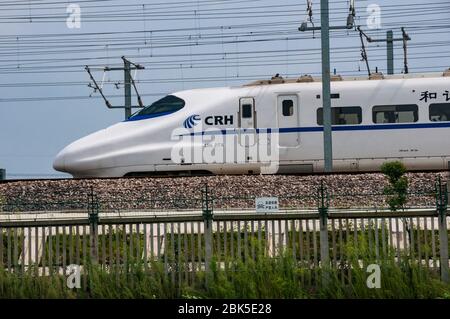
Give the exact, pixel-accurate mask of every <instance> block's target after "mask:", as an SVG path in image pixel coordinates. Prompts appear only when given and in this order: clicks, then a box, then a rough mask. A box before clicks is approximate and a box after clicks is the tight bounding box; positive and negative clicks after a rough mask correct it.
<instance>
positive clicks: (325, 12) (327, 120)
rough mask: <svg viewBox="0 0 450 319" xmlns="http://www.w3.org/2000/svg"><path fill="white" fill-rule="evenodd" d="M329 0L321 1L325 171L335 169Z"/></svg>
mask: <svg viewBox="0 0 450 319" xmlns="http://www.w3.org/2000/svg"><path fill="white" fill-rule="evenodd" d="M329 18H330V17H329V6H328V0H321V1H320V21H321V31H320V32H321V40H322V99H323V100H322V102H323V154H324V171H325V172H332V171H333V146H332V133H331V96H330V94H331V92H330V91H331V85H330V21H329Z"/></svg>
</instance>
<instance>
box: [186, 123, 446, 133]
mask: <svg viewBox="0 0 450 319" xmlns="http://www.w3.org/2000/svg"><path fill="white" fill-rule="evenodd" d="M446 127H447V128H448V127H450V122H439V123H411V124H376V125H342V126H340V125H335V126H333V128H332V129H333V131H335V132H339V131H374V130H404V129H424V128H446ZM254 131H256V133H257V134H261V133H272V132H274V133H276V132H279V133H301V132H322V131H323V127H322V126H314V127H282V128H279V129H278V128H258V129H256V130H255V129H239V128H237V129H235V128H233V129H222V130H215V131H202V132H192V133H188V134H182V135H191V136H194V135H226V134H236V133H238V132H242V133H251V132H254Z"/></svg>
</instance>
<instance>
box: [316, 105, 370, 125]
mask: <svg viewBox="0 0 450 319" xmlns="http://www.w3.org/2000/svg"><path fill="white" fill-rule="evenodd" d="M361 122H362V110H361V107H359V106H346V107H332V108H331V124H332V125H352V124H361ZM317 125H323V108H319V109H317Z"/></svg>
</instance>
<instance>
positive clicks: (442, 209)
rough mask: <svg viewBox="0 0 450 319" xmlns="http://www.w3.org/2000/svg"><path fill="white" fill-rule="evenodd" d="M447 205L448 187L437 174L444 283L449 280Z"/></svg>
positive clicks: (441, 266) (440, 253)
mask: <svg viewBox="0 0 450 319" xmlns="http://www.w3.org/2000/svg"><path fill="white" fill-rule="evenodd" d="M447 205H448V189H447V185H446V184H442V182H441V178H440V176H439V181H438V185H437V200H436V208H437V212H438V216H439V217H438V225H439V255H440V262H439V264H440V268H441V280H442V281H443V282H445V283H448V282H450V279H449V267H448V231H447Z"/></svg>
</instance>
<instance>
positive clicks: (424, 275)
mask: <svg viewBox="0 0 450 319" xmlns="http://www.w3.org/2000/svg"><path fill="white" fill-rule="evenodd" d="M346 254H347V255H348V256H349V257H350V258H349V262H348V263H345V264H341V265H339V266H338V268H329V269H323V268H318V267H307V266H304V265H303V264H299V263H298V261H297V260H295V259H293V258H292V252H289V251H286V252H285V253H284V254H282V255H281V256H279V257H276V258H269V257H265V256H264V255H262V254H260V255H258V256H256V258H255V259H253V258H247V259H245V261H243V260H242V259H228V260H227V261H226V264H227V268H226V269H225V268H224V267H223V265H224V263H219V262H217V261H216V260H213V261H212V262H211V264H210V269H211V270H210V272H209V273H205V272H204V271H197V272H195V273H193V272H187V271H186V269H183V265H177V264H176V263H170V264H169V265H168V267H165V265H164V263H162V262H150V263H148V264H146V265H144V264H142V263H135V264H130V265H128V268H127V269H124V268H123V267H119V268H112V269H110V270H109V271H107V270H105V269H104V268H103V269H102V268H101V267H100V266H95V265H86V268H85V269H86V270H87V273H86V275H83V276H82V280H81V284H82V287H81V289H69V288H67V286H66V279H65V278H64V277H63V276H61V275H53V276H51V277H50V276H45V277H44V276H34V275H33V274H32V273H31V274H28V273H23V274H21V273H9V272H6V271H5V270H2V269H0V298H255V299H260V298H291V299H292V298H295V299H296V298H302V299H304V298H306V299H309V298H414V299H415V298H450V284H445V283H442V282H441V281H440V280H439V275H438V274H436V273H435V272H433V271H432V270H430V269H428V268H426V267H424V266H422V265H420V264H418V263H415V262H411V261H410V260H409V259H407V257H406V256H404V257H402V258H401V259H400V260H396V259H394V257H393V256H394V255H389V256H388V257H386V258H384V259H383V260H381V261H380V260H379V261H378V262H377V264H378V265H379V266H380V269H381V288H380V289H376V288H375V289H369V288H368V287H367V285H366V281H367V276H368V275H369V274H368V273H367V272H366V268H365V267H366V266H367V265H368V264H371V263H375V260H374V259H373V257H371V254H370V252H368V250H367V246H366V245H361V246H359V247H357V248H355V247H354V246H351V245H349V246H348V247H346ZM361 265H364V266H363V267H361ZM323 278H326V281H323Z"/></svg>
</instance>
